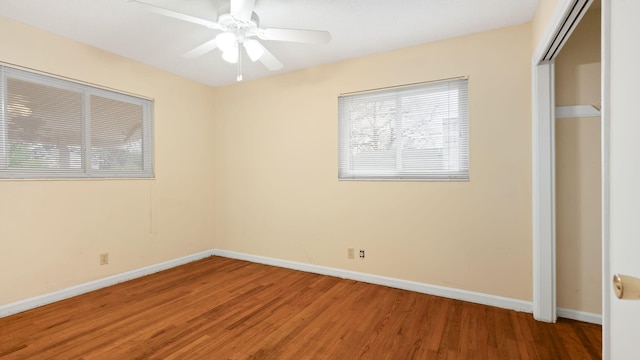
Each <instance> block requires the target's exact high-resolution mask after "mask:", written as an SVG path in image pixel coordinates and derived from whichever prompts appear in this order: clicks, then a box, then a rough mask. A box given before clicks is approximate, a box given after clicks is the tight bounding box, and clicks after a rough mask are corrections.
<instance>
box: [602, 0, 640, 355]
mask: <svg viewBox="0 0 640 360" xmlns="http://www.w3.org/2000/svg"><path fill="white" fill-rule="evenodd" d="M602 11H603V30H604V33H603V41H604V46H605V47H604V49H603V50H604V51H603V55H604V58H603V65H604V68H603V75H604V79H603V80H604V81H603V110H604V117H603V119H604V121H603V124H604V126H605V127H604V128H603V130H604V131H603V135H604V137H603V149H604V151H605V153H604V156H603V157H602V158H603V164H604V174H605V178H604V181H603V194H604V201H603V209H604V213H603V215H604V216H603V221H604V223H603V230H604V234H603V235H604V241H605V242H604V246H605V248H604V254H605V255H604V256H605V259H604V264H605V269H604V270H605V271H604V273H605V276H606V277H605V279H604V281H603V287H604V291H603V294H604V296H605V298H604V317H605V323H604V333H603V335H604V336H603V340H604V343H605V346H604V356H605V358H608V359H611V360H621V359H640V301H631V300H620V299H617V298H616V297H615V295H614V292H613V291H612V277H613V275H614V274H624V275H630V276H634V277H638V278H640V112H639V110H640V90H639V89H640V88H639V87H638V86H639V85H640V20H639V18H638V14H640V0H603V2H602ZM609 31H610V32H609ZM607 250H608V251H607ZM607 255H608V256H607ZM607 257H608V265H607Z"/></svg>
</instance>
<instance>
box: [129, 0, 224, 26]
mask: <svg viewBox="0 0 640 360" xmlns="http://www.w3.org/2000/svg"><path fill="white" fill-rule="evenodd" d="M129 2H132V3H136V4H140V5H142V6H144V7H145V8H146V9H147V10H148V11H150V12H152V13H155V14H159V15H163V16H167V17H170V18H174V19H178V20H182V21H187V22H190V23H194V24H198V25H202V26H206V27H208V28H211V29H220V25H219V24H218V23H217V22H214V21H209V20H207V19H202V18H199V17H195V16H191V15H187V14H183V13H179V12H177V11H173V10H169V9H166V8H163V7H160V6H157V5H153V4H149V3H146V2H144V1H140V0H129Z"/></svg>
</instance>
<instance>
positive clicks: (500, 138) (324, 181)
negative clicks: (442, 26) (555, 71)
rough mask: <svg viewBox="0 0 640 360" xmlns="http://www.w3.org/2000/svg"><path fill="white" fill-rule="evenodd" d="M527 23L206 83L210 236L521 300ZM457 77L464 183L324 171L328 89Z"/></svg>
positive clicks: (228, 245) (227, 243)
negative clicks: (462, 100)
mask: <svg viewBox="0 0 640 360" xmlns="http://www.w3.org/2000/svg"><path fill="white" fill-rule="evenodd" d="M530 30H531V27H530V24H526V25H521V26H516V27H510V28H506V29H501V30H497V31H491V32H486V33H481V34H476V35H471V36H465V37H461V38H457V39H452V40H446V41H442V42H437V43H431V44H426V45H422V46H417V47H412V48H408V49H402V50H398V51H393V52H388V53H383V54H378V55H374V56H368V57H365V58H360V59H355V60H351V61H346V62H341V63H336V64H332V65H327V66H322V67H317V68H313V69H308V70H304V71H298V72H294V73H289V74H285V75H282V76H275V77H271V78H266V79H262V80H257V81H249V82H246V83H240V84H237V85H234V86H230V87H225V88H221V89H217V90H216V92H215V96H216V99H218V100H219V103H220V104H224V106H221V107H218V109H217V114H216V115H217V116H216V118H217V119H219V121H217V122H216V131H215V132H214V134H215V138H214V143H215V146H216V149H215V154H216V161H215V164H216V166H217V171H216V172H215V173H216V180H215V181H214V184H215V185H216V192H215V193H216V200H217V201H216V210H215V222H214V224H215V231H216V233H215V234H216V243H215V244H216V247H218V248H222V249H226V250H232V251H239V252H245V253H250V254H255V255H262V256H268V257H274V258H279V259H286V260H293V261H300V262H305V263H311V264H318V265H322V266H329V267H336V268H341V269H348V270H354V271H361V272H365V273H370V274H377V275H384V276H390V277H395V278H401V279H406V280H413V281H418V282H424V283H429V284H436V285H442V286H447V287H453V288H459V289H465V290H471V291H478V292H482V293H487V294H494V295H499V296H505V297H510V298H515V299H522V300H531V289H532V271H531V255H532V254H531V248H532V246H531V121H530V119H531V116H530V113H531V105H530V102H531V101H530V99H531V96H530V86H531V82H530V73H531V69H530V58H531V46H530V44H531V31H530ZM463 75H468V76H469V94H470V95H469V98H470V133H471V135H470V173H471V181H470V182H365V181H338V180H337V160H338V154H337V149H338V144H337V139H338V134H337V128H338V127H337V96H338V95H339V94H340V93H345V92H351V91H358V90H365V89H374V88H380V87H385V86H392V85H400V84H407V83H415V82H420V81H429V80H437V79H443V78H449V77H456V76H463ZM349 247H353V248H356V250H357V249H360V248H362V249H365V250H366V258H365V259H364V260H360V259H355V260H348V259H347V256H346V255H347V248H349Z"/></svg>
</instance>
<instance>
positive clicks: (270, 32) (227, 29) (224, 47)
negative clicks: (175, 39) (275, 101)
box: [130, 0, 331, 81]
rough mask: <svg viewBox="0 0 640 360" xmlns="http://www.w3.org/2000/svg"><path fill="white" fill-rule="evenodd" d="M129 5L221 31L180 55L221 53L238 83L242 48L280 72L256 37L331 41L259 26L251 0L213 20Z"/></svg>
mask: <svg viewBox="0 0 640 360" xmlns="http://www.w3.org/2000/svg"><path fill="white" fill-rule="evenodd" d="M130 2H134V3H138V4H140V5H142V6H144V7H145V8H146V9H147V10H148V11H150V12H153V13H156V14H159V15H163V16H167V17H171V18H174V19H179V20H183V21H187V22H190V23H194V24H198V25H202V26H205V27H207V28H210V29H216V30H220V31H221V32H220V33H219V34H217V35H216V37H215V38H213V39H211V40H209V41H207V42H205V43H203V44H201V45H200V46H197V47H196V48H194V49H193V50H191V51H189V52H187V53H185V54H184V56H185V57H187V58H197V57H199V56H202V55H204V54H206V53H208V52H210V51H213V50H214V49H215V48H218V49H220V51H222V58H223V59H224V60H225V61H227V62H229V63H233V64H238V66H237V69H238V75H237V81H242V58H243V55H242V54H243V51H242V49H243V48H244V52H246V54H247V55H248V56H249V59H251V61H258V60H259V61H260V62H261V63H262V64H263V65H264V66H265V67H266V68H267V69H269V70H271V71H276V70H280V69H282V67H283V65H282V63H281V62H280V61H279V60H278V59H277V58H276V57H275V56H274V55H273V54H272V53H271V52H269V50H267V49H266V48H265V47H264V46H263V45H262V43H260V41H258V40H257V39H256V38H258V39H261V40H275V41H290V42H300V43H309V44H326V43H328V42H329V41H331V34H330V33H329V32H327V31H319V30H304V29H283V28H262V27H260V23H259V19H258V15H256V13H255V12H254V11H253V10H254V7H255V0H230V4H229V5H230V6H229V12H228V13H223V14H221V15H219V16H218V19H217V21H210V20H206V19H202V18H199V17H196V16H191V15H187V14H183V13H180V12H177V11H174V10H170V9H167V8H163V7H160V6H157V5H153V4H151V3H148V2H145V1H141V0H130Z"/></svg>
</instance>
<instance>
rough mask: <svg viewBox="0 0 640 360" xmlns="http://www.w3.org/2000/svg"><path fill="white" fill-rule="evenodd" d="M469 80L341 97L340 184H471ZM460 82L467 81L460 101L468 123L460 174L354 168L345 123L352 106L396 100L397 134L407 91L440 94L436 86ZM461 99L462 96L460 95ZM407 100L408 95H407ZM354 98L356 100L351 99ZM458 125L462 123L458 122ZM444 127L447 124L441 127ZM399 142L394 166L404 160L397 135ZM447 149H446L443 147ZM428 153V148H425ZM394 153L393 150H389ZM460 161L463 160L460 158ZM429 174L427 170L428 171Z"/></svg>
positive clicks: (412, 85) (400, 130)
mask: <svg viewBox="0 0 640 360" xmlns="http://www.w3.org/2000/svg"><path fill="white" fill-rule="evenodd" d="M468 79H469V78H468V77H458V78H451V79H444V80H437V81H429V82H423V83H416V84H409V85H401V86H394V87H387V88H381V89H375V90H366V91H359V92H352V93H345V94H341V95H340V96H339V97H338V180H339V181H369V180H371V181H451V182H465V181H470V174H469V169H470V167H469V137H470V136H469V101H468V100H469V98H468V92H469V90H468V86H469V85H468ZM457 81H464V89H465V95H466V96H464V100H466V103H465V102H463V101H458V114H462V115H460V116H459V118H462V120H463V121H466V124H464V125H465V126H464V129H463V130H462V132H464V133H465V134H466V137H464V138H463V140H462V144H461V145H459V146H458V149H464V150H466V156H465V157H462V158H464V159H465V160H466V163H465V165H466V167H464V168H463V169H462V170H460V171H458V172H453V171H451V170H430V171H429V172H428V173H426V172H425V173H421V174H416V173H415V172H411V171H405V170H398V169H396V170H391V169H389V170H380V169H371V168H370V169H364V170H361V169H353V168H352V166H351V161H352V156H351V154H349V152H350V150H349V149H350V148H351V142H350V131H349V129H350V125H349V124H346V123H348V122H349V121H350V119H349V115H350V109H348V107H349V106H351V105H353V104H358V103H361V104H367V103H372V102H374V101H376V100H377V101H385V100H386V99H389V100H394V101H395V103H396V105H395V108H394V110H396V111H394V114H395V116H394V120H393V121H394V129H395V132H396V133H401V132H402V125H403V121H402V115H403V114H402V111H401V109H402V107H401V106H400V107H399V106H398V103H399V102H400V101H401V100H402V99H403V97H405V96H403V95H402V92H403V91H406V92H407V93H411V91H420V94H428V93H439V92H442V91H443V90H441V89H437V88H433V87H435V86H437V85H442V83H451V82H457ZM456 89H457V90H458V91H460V86H457V87H456ZM368 95H370V96H371V97H370V98H366V97H365V96H368ZM376 96H378V97H379V100H378V99H374V97H376ZM459 96H460V95H459ZM407 97H408V96H407ZM346 98H350V99H349V100H348V101H349V104H348V105H343V99H346ZM353 98H355V100H352V99H353ZM442 121H446V119H442ZM458 124H459V122H458ZM442 126H443V128H444V126H445V125H442ZM396 140H397V141H399V142H400V145H395V146H394V150H393V152H394V153H395V159H396V160H395V163H396V167H397V166H398V164H399V163H400V162H401V159H402V155H401V154H402V152H403V148H402V142H403V140H404V138H403V137H402V136H398V137H397V138H396ZM443 149H444V147H443ZM425 150H426V149H425ZM390 151H391V150H390ZM458 158H459V159H460V157H458ZM425 171H426V170H425Z"/></svg>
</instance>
